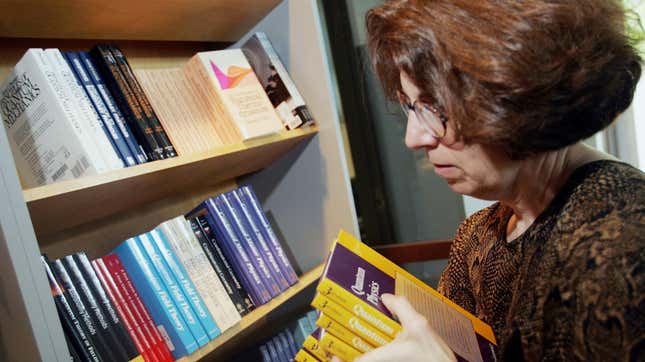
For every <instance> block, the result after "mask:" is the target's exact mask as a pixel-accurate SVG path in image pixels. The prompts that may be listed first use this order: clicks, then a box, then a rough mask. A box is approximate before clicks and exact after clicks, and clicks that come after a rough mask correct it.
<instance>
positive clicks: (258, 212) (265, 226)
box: [240, 185, 298, 285]
mask: <svg viewBox="0 0 645 362" xmlns="http://www.w3.org/2000/svg"><path fill="white" fill-rule="evenodd" d="M240 190H241V192H242V193H243V194H244V196H245V198H246V200H247V201H248V203H249V206H251V210H252V211H253V216H255V220H256V222H257V223H258V224H259V225H261V226H262V233H263V234H264V237H265V238H266V240H268V242H269V246H270V247H271V248H272V250H273V253H274V255H275V257H276V259H277V261H278V265H279V266H280V270H282V274H283V275H284V277H285V278H286V279H287V281H288V282H289V285H293V284H296V283H297V282H298V276H297V275H296V272H295V270H293V266H291V262H290V261H289V258H288V257H287V254H286V253H285V252H284V249H283V248H282V244H281V243H280V239H278V236H277V235H276V234H275V232H274V231H273V228H272V227H271V224H270V223H269V219H268V218H267V216H266V215H265V214H264V210H263V209H262V204H260V201H259V200H258V198H257V196H256V195H255V192H253V189H252V188H251V186H248V185H245V186H242V187H240Z"/></svg>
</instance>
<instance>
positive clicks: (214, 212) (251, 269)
mask: <svg viewBox="0 0 645 362" xmlns="http://www.w3.org/2000/svg"><path fill="white" fill-rule="evenodd" d="M206 205H207V207H208V215H210V216H211V218H212V221H213V222H214V225H213V226H214V227H215V233H216V235H218V236H219V238H218V240H221V241H222V245H224V251H225V252H226V251H227V250H228V254H227V255H226V257H227V258H228V260H229V262H230V263H231V264H232V265H233V268H234V270H235V272H236V273H237V275H238V276H240V277H241V278H242V283H243V284H244V283H245V284H246V285H244V287H245V289H246V290H247V291H248V292H249V295H250V296H251V299H252V300H253V304H254V305H256V306H259V305H262V304H264V303H266V302H268V301H269V300H270V299H271V296H270V295H269V291H268V290H267V288H266V286H265V285H264V283H263V282H262V278H260V274H259V273H258V271H257V269H256V268H255V266H254V265H253V262H251V259H250V258H249V255H248V254H247V252H246V250H245V249H244V246H243V245H242V242H241V241H240V239H239V238H238V237H237V235H236V234H235V231H234V230H233V226H232V225H231V222H230V221H229V220H228V218H227V217H226V214H225V213H224V207H223V206H222V204H221V201H219V202H217V201H216V198H210V199H208V200H206ZM209 222H211V220H209Z"/></svg>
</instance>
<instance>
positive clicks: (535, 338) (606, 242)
mask: <svg viewBox="0 0 645 362" xmlns="http://www.w3.org/2000/svg"><path fill="white" fill-rule="evenodd" d="M511 214H512V210H511V209H510V208H508V207H505V206H503V205H501V204H499V203H497V204H494V205H492V206H490V207H488V208H486V209H484V210H481V211H479V212H478V213H476V214H474V215H473V216H471V217H470V218H468V219H467V220H466V221H464V223H463V224H462V225H461V226H460V227H459V229H458V231H457V235H456V237H455V240H454V243H453V245H452V249H451V251H450V259H449V262H448V267H447V268H446V270H445V271H444V272H443V274H442V276H441V281H440V282H439V291H440V292H441V293H443V294H444V295H445V296H447V297H448V298H450V299H451V300H453V301H454V302H456V303H457V304H459V305H461V306H462V307H463V308H465V309H467V310H469V311H470V312H471V313H473V314H474V315H476V316H477V317H479V318H480V319H482V320H484V321H485V322H487V323H489V324H490V325H491V326H492V328H493V331H494V332H495V335H496V336H497V342H498V347H499V348H498V358H499V359H500V360H502V361H517V360H527V361H539V360H566V361H576V360H578V361H644V360H645V174H643V173H642V172H641V171H639V170H637V169H635V168H633V167H631V166H629V165H627V164H624V163H620V162H615V161H607V160H603V161H595V162H591V163H588V164H586V165H583V166H581V167H580V168H578V169H576V170H575V171H574V172H573V174H572V175H571V176H570V177H569V179H568V180H567V182H566V183H565V185H564V186H563V187H562V189H561V190H560V191H559V192H558V194H557V195H556V196H555V198H554V199H553V200H552V201H551V203H550V204H549V206H548V207H547V208H546V209H545V210H544V211H543V212H542V214H541V215H540V216H539V217H538V218H537V219H536V220H535V222H534V223H533V224H532V225H531V226H530V227H529V228H528V229H527V230H526V231H525V232H524V233H523V234H522V235H521V236H520V237H518V238H517V239H515V240H513V241H512V242H506V241H505V239H506V237H505V235H506V225H507V222H508V220H509V218H510V216H511Z"/></svg>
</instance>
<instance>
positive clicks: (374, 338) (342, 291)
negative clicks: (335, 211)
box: [295, 231, 496, 362]
mask: <svg viewBox="0 0 645 362" xmlns="http://www.w3.org/2000/svg"><path fill="white" fill-rule="evenodd" d="M316 291H317V294H316V296H315V297H314V299H313V301H312V302H311V305H312V306H313V307H314V308H316V309H317V310H318V313H319V317H318V320H317V322H316V325H317V326H318V327H319V328H318V329H317V330H316V331H315V332H314V333H312V335H311V336H309V337H308V339H307V340H306V341H305V343H304V344H303V348H302V349H301V352H302V353H299V354H298V355H297V356H296V358H295V360H296V361H312V359H311V358H312V357H315V358H316V359H318V360H321V361H329V360H331V356H332V355H336V356H338V357H340V358H341V359H343V360H345V361H352V360H354V359H355V358H356V357H358V356H360V355H362V354H363V353H366V352H369V351H371V350H372V349H374V348H377V347H380V346H383V345H385V344H387V343H389V342H391V341H392V340H394V338H396V335H397V334H398V333H399V332H400V331H401V325H400V324H399V323H398V322H397V321H396V319H395V317H394V316H393V315H392V314H391V313H390V312H389V311H388V310H387V308H386V307H385V305H383V303H382V302H381V295H382V294H384V293H390V294H395V295H402V296H405V297H407V298H408V300H409V301H410V304H411V305H412V306H413V307H414V308H415V309H416V310H417V311H418V312H419V313H420V314H422V315H423V316H424V317H426V318H427V320H428V322H429V324H430V325H431V326H432V328H433V329H434V330H435V331H436V332H437V333H438V334H439V335H440V336H441V337H442V338H443V340H444V341H445V342H446V344H447V345H448V346H449V347H450V348H451V349H452V351H453V352H454V353H455V355H456V356H457V357H458V359H459V360H464V361H470V362H477V361H494V360H495V345H496V341H495V336H494V335H493V331H492V329H491V327H490V326H489V325H487V324H486V323H484V322H482V321H481V320H479V319H477V318H476V317H475V316H473V315H472V314H470V313H469V312H468V311H466V310H464V309H463V308H461V307H459V306H458V305H456V304H455V303H453V302H451V301H450V300H448V299H447V298H445V297H444V296H442V295H441V294H439V293H438V292H437V291H436V290H434V289H433V288H431V287H430V286H428V285H427V284H425V283H423V282H422V281H421V280H419V279H418V278H416V277H415V276H413V275H412V274H410V273H408V272H407V271H405V270H404V269H402V268H401V267H399V266H398V265H396V264H394V263H393V262H391V261H390V260H388V259H386V258H385V257H383V256H382V255H380V254H378V253H377V252H376V251H374V250H373V249H371V248H370V247H369V246H367V245H365V244H363V243H361V242H360V241H358V240H357V239H355V238H354V237H352V236H351V235H350V234H348V233H346V232H344V231H341V232H340V233H339V235H338V238H337V239H336V241H335V242H334V244H333V245H332V249H331V252H330V254H329V257H328V259H327V264H326V267H325V271H324V272H323V274H322V276H321V278H320V282H319V284H318V286H317V288H316Z"/></svg>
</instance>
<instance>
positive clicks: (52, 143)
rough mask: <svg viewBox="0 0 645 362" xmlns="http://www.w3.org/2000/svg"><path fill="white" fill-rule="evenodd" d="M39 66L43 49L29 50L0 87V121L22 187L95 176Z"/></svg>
mask: <svg viewBox="0 0 645 362" xmlns="http://www.w3.org/2000/svg"><path fill="white" fill-rule="evenodd" d="M43 62H44V57H43V56H42V50H40V49H29V50H28V51H27V52H26V53H25V54H24V55H23V57H22V58H21V59H20V61H19V62H18V63H17V64H16V66H15V67H14V69H13V71H12V72H11V73H10V74H9V76H8V77H7V78H6V79H5V81H4V82H3V84H2V85H1V86H0V105H1V106H0V112H1V113H0V116H1V118H2V123H3V124H4V127H5V129H6V131H7V138H8V139H9V145H10V147H11V151H12V153H13V158H14V160H15V164H16V168H17V170H18V173H19V175H20V180H21V182H22V186H23V188H31V187H35V186H40V185H44V184H48V183H52V182H56V181H61V180H66V179H72V178H77V177H81V176H84V175H89V174H95V173H96V172H97V168H95V167H94V165H92V164H91V163H90V157H89V154H88V151H87V150H86V149H85V147H84V145H83V143H82V142H81V139H80V137H79V135H78V133H77V131H76V130H75V128H74V125H73V124H72V123H71V121H70V120H69V119H67V115H66V113H65V111H64V109H63V104H62V102H61V101H60V100H59V99H58V97H57V95H56V92H55V91H54V87H53V86H52V84H51V83H50V82H51V81H52V74H51V72H49V73H46V72H45V70H46V67H45V66H44V65H43ZM54 79H55V78H54ZM54 81H55V80H54Z"/></svg>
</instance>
